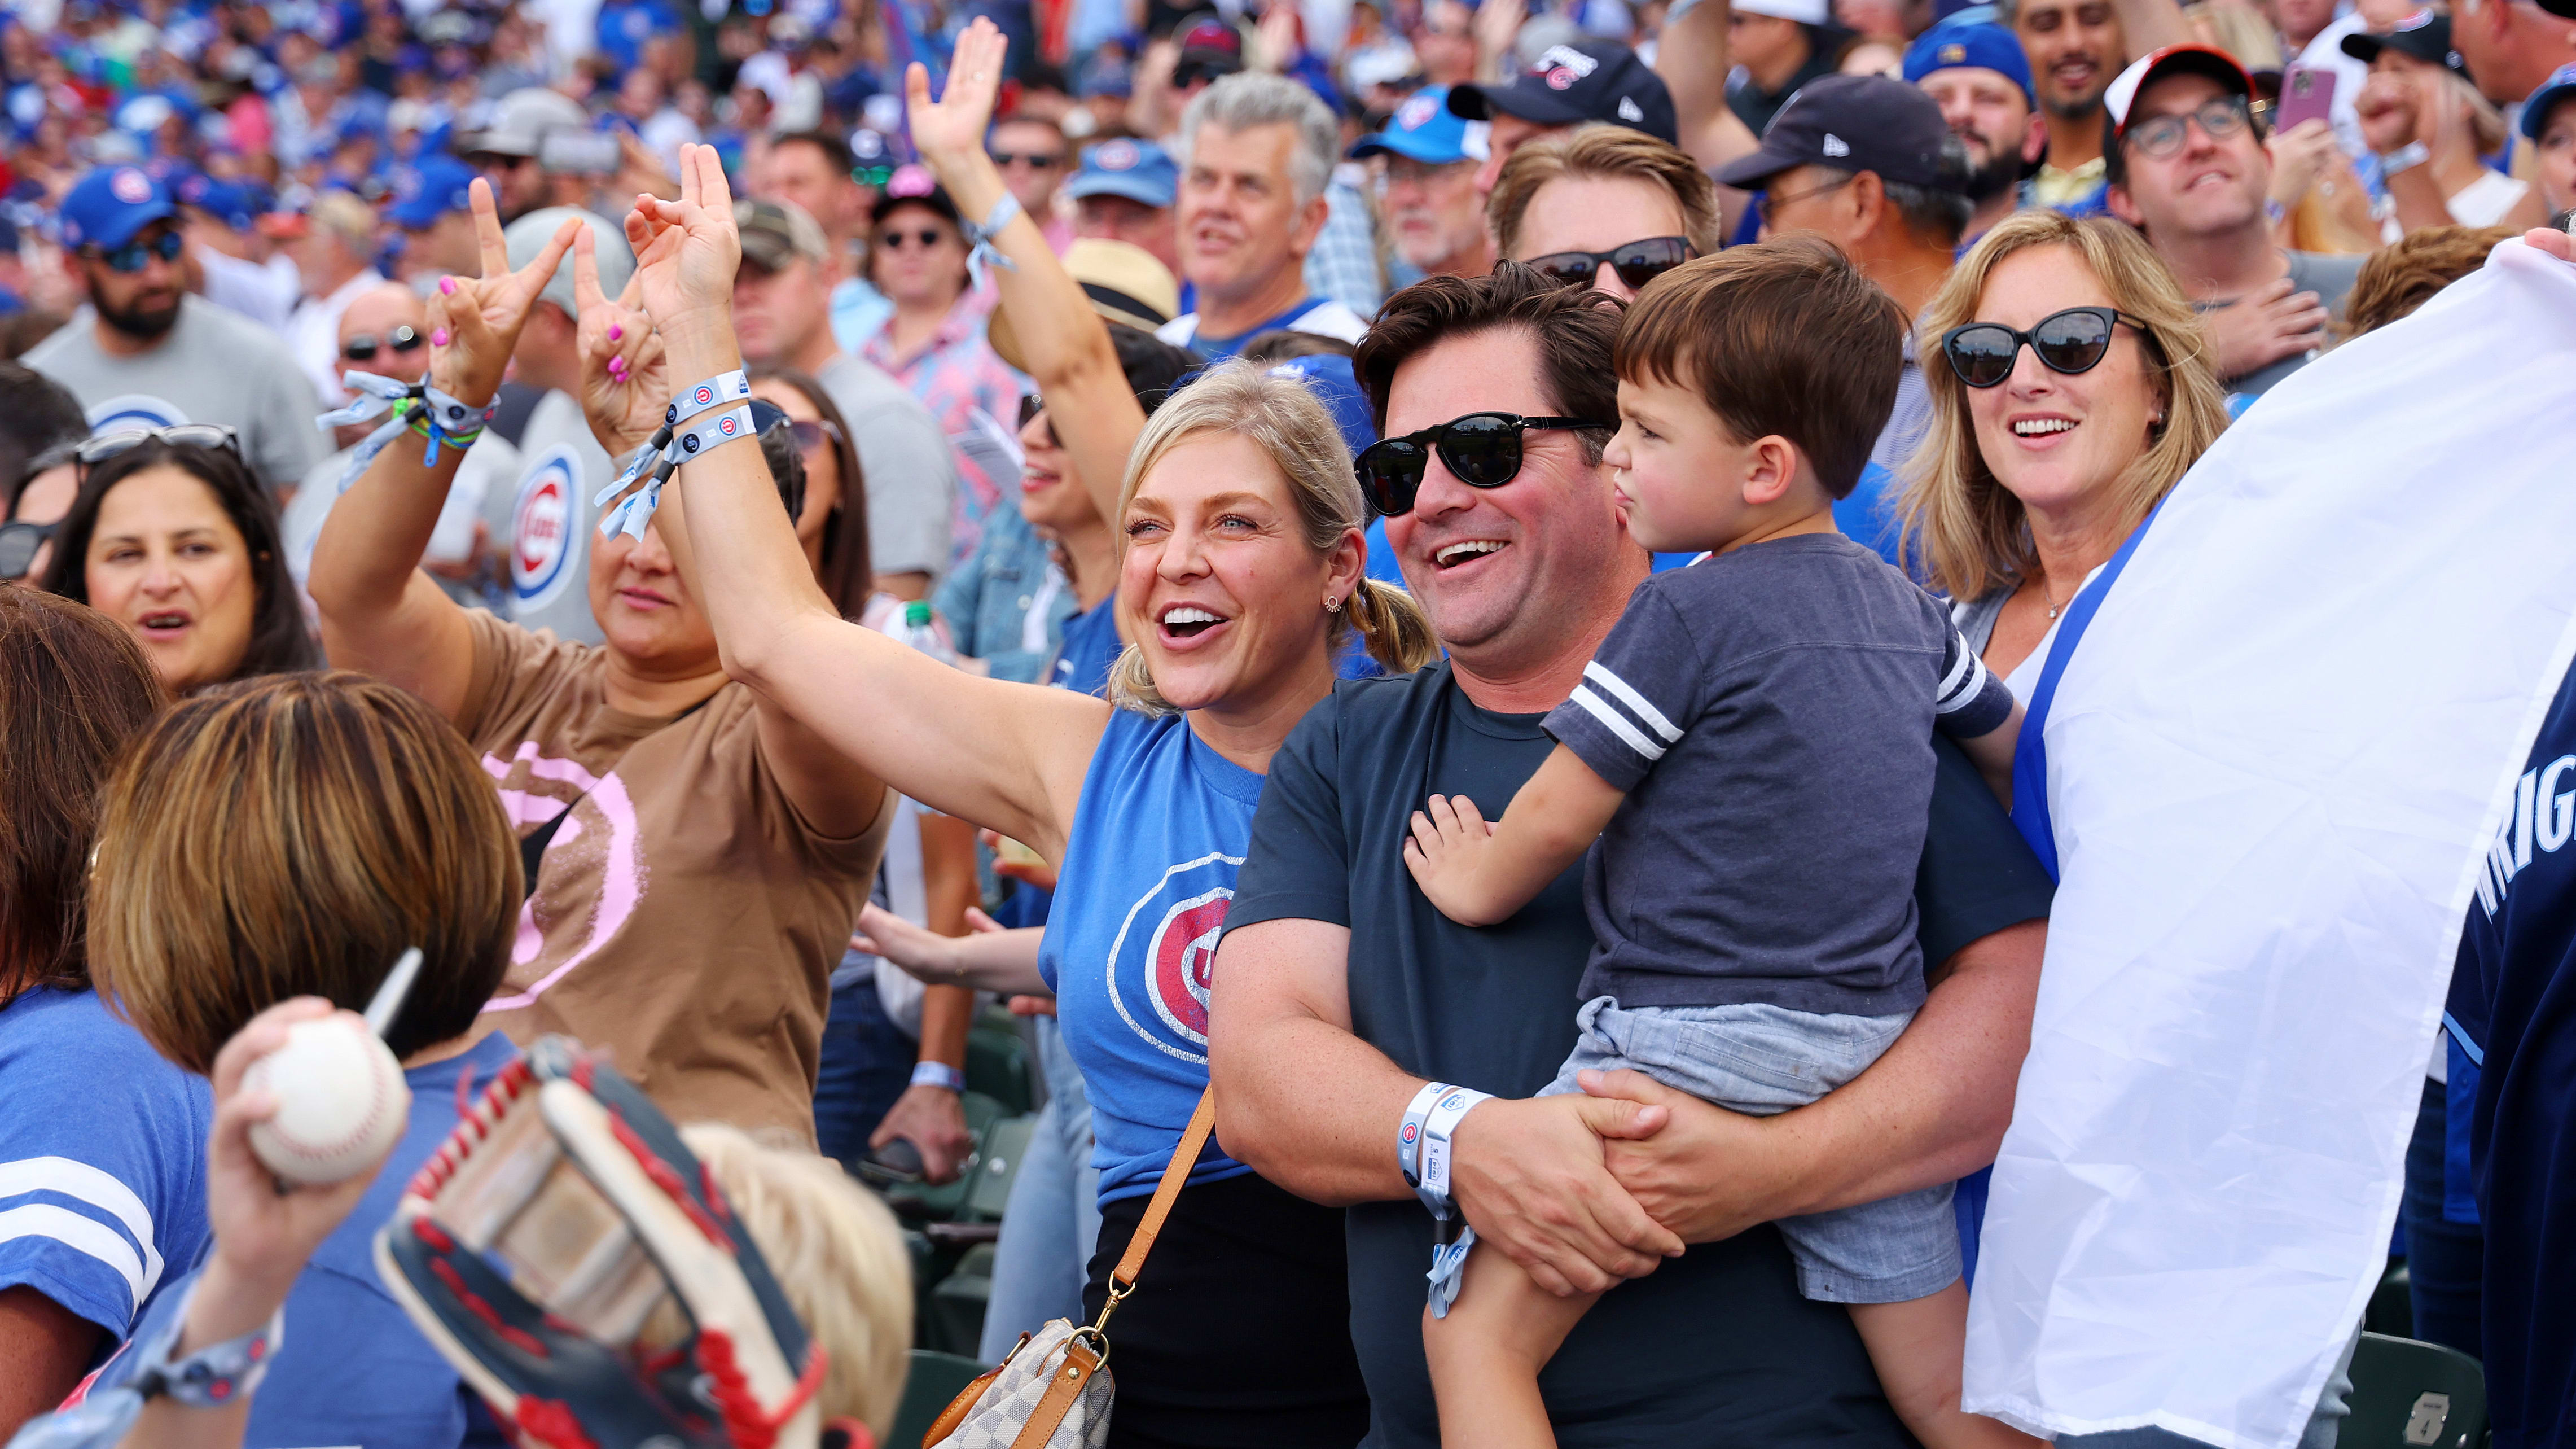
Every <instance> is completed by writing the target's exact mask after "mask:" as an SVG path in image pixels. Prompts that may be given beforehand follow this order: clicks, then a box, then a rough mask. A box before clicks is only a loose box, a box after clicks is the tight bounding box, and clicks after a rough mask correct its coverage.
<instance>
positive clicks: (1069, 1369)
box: [921, 1088, 1216, 1449]
mask: <svg viewBox="0 0 2576 1449" xmlns="http://www.w3.org/2000/svg"><path fill="white" fill-rule="evenodd" d="M1215 1127H1216V1091H1215V1089H1214V1088H1210V1089H1208V1090H1207V1091H1205V1092H1202V1093H1200V1094H1199V1105H1198V1110H1197V1111H1195V1112H1193V1113H1191V1114H1190V1125H1189V1129H1188V1130H1187V1131H1185V1132H1183V1133H1182V1134H1181V1140H1180V1144H1179V1145H1178V1146H1176V1147H1174V1148H1173V1149H1172V1160H1171V1161H1170V1162H1169V1163H1166V1164H1165V1165H1164V1167H1163V1180H1162V1181H1161V1182H1160V1183H1159V1184H1157V1185H1156V1186H1155V1188H1154V1200H1153V1201H1152V1202H1150V1203H1147V1204H1146V1205H1145V1216H1144V1217H1143V1219H1141V1220H1140V1221H1139V1222H1138V1223H1137V1224H1136V1235H1135V1236H1134V1237H1132V1238H1130V1239H1128V1241H1127V1252H1126V1254H1125V1255H1124V1256H1123V1257H1121V1258H1120V1259H1119V1260H1118V1267H1117V1269H1116V1270H1115V1271H1113V1272H1112V1273H1111V1274H1110V1275H1109V1301H1108V1302H1107V1303H1104V1304H1102V1305H1101V1307H1100V1317H1099V1318H1097V1319H1095V1320H1093V1321H1092V1322H1090V1323H1087V1324H1084V1325H1081V1326H1080V1327H1076V1326H1075V1325H1074V1324H1073V1323H1072V1322H1070V1321H1069V1320H1066V1319H1062V1318H1059V1319H1056V1320H1055V1321H1054V1322H1052V1323H1049V1324H1048V1325H1047V1326H1046V1327H1044V1328H1041V1329H1039V1330H1038V1331H1037V1332H1036V1333H1034V1334H1027V1333H1024V1334H1021V1335H1020V1341H1019V1343H1018V1344H1017V1345H1015V1346H1014V1347H1013V1348H1012V1349H1011V1351H1010V1352H1009V1353H1008V1354H1006V1355H1004V1357H1003V1359H1002V1361H1001V1363H1000V1364H999V1365H997V1366H995V1367H994V1368H993V1369H992V1371H991V1372H989V1373H986V1374H985V1375H984V1376H983V1377H981V1378H979V1379H977V1380H975V1381H974V1382H973V1383H971V1384H968V1385H967V1386H966V1388H965V1390H964V1391H963V1392H961V1393H959V1394H958V1395H957V1397H956V1398H955V1399H954V1400H952V1401H951V1402H950V1403H949V1405H948V1407H947V1408H946V1409H945V1410H943V1411H941V1413H940V1415H939V1417H938V1418H937V1419H935V1420H933V1421H932V1422H931V1425H930V1431H929V1432H928V1433H926V1434H924V1435H922V1436H921V1437H922V1442H923V1443H924V1444H925V1445H928V1446H929V1449H1101V1446H1102V1445H1104V1444H1106V1443H1108V1442H1109V1411H1110V1405H1111V1401H1112V1400H1113V1399H1114V1398H1115V1397H1116V1396H1117V1393H1118V1386H1117V1382H1116V1380H1114V1379H1112V1378H1111V1377H1110V1376H1109V1335H1108V1327H1109V1315H1110V1314H1112V1313H1115V1312H1117V1311H1118V1305H1119V1304H1120V1303H1122V1302H1124V1301H1125V1300H1126V1297H1127V1295H1128V1294H1130V1293H1133V1292H1135V1291H1136V1275H1137V1273H1138V1272H1140V1271H1142V1270H1143V1268H1144V1266H1145V1255H1146V1254H1147V1253H1149V1252H1151V1251H1153V1247H1154V1239H1155V1237H1156V1236H1157V1235H1158V1234H1160V1233H1161V1232H1162V1230H1163V1219H1164V1218H1165V1217H1167V1216H1169V1215H1170V1213H1171V1211H1172V1200H1173V1199H1174V1198H1177V1197H1179V1196H1180V1195H1181V1187H1182V1184H1184V1183H1186V1182H1188V1181H1189V1178H1190V1168H1191V1167H1192V1166H1193V1165H1194V1164H1196V1163H1197V1162H1198V1160H1199V1152H1200V1150H1201V1149H1202V1148H1204V1147H1206V1146H1207V1140H1208V1134H1209V1133H1210V1132H1212V1131H1213V1130H1215Z"/></svg>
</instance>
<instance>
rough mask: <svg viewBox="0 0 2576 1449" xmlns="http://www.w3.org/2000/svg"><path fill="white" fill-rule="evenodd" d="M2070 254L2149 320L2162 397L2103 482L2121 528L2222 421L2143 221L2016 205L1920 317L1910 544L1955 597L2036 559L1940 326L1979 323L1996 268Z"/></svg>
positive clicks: (2212, 383)
mask: <svg viewBox="0 0 2576 1449" xmlns="http://www.w3.org/2000/svg"><path fill="white" fill-rule="evenodd" d="M2051 246H2056V247H2065V248H2067V249H2069V250H2071V251H2073V252H2074V253H2075V254H2076V255H2077V256H2078V257H2079V258H2081V259H2082V260H2083V262H2084V264H2085V265H2086V266H2087V267H2088V268H2089V269H2090V270H2091V271H2092V273H2093V275H2094V277H2095V278H2096V279H2097V280H2099V281H2100V282H2101V284H2102V289H2103V290H2104V291H2106V292H2108V293H2110V294H2111V302H2112V305H2113V306H2115V307H2117V308H2119V310H2121V311H2122V312H2125V313H2127V314H2128V315H2130V316H2132V317H2135V318H2137V319H2138V320H2139V321H2141V322H2144V323H2145V324H2146V325H2147V326H2146V335H2145V336H2144V337H2141V338H2140V339H2139V342H2140V345H2141V346H2142V347H2143V349H2144V352H2145V357H2146V361H2147V376H2148V378H2149V380H2150V381H2151V382H2152V383H2153V385H2154V386H2155V388H2156V390H2157V392H2158V393H2160V394H2162V400H2163V402H2164V404H2165V421H2164V424H2163V426H2162V427H2160V428H2156V429H2154V430H2152V431H2151V432H2150V433H2149V435H2148V437H2149V441H2148V443H2147V446H2146V448H2145V449H2144V451H2142V452H2141V453H2140V454H2139V455H2138V457H2137V460H2136V461H2134V462H2132V463H2131V464H2130V465H2129V466H2128V467H2127V468H2125V469H2123V470H2121V472H2120V475H2119V476H2118V477H2116V478H2114V479H2112V480H2111V481H2110V482H2109V483H2108V484H2107V485H2105V486H2106V487H2107V488H2108V489H2109V490H2110V491H2111V493H2112V494H2113V495H2114V496H2115V497H2116V498H2117V499H2118V500H2119V505H2120V507H2119V518H2120V525H2119V527H2120V533H2121V535H2122V536H2126V535H2127V534H2128V533H2129V532H2130V531H2131V530H2133V529H2135V528H2136V527H2137V526H2138V524H2139V523H2140V522H2141V521H2143V520H2144V519H2145V518H2146V516H2147V514H2148V513H2149V512H2151V511H2153V509H2154V508H2155V506H2156V504H2158V503H2159V502H2161V501H2163V499H2164V496H2165V495H2166V494H2167V493H2170V492H2172V491H2173V486H2174V485H2175V484H2176V483H2179V482H2181V481H2182V475H2183V474H2184V473H2185V472H2187V471H2189V469H2190V468H2191V465H2192V464H2193V463H2196V462H2198V461H2199V460H2200V455H2201V454H2202V453H2204V452H2207V451H2208V450H2209V445H2210V444H2211V443H2214V442H2216V441H2217V440H2218V435H2219V433H2220V432H2222V431H2223V430H2225V428H2226V427H2227V402H2226V398H2225V395H2224V394H2223V393H2221V392H2220V390H2219V386H2218V378H2217V377H2216V376H2215V375H2214V374H2213V373H2212V372H2211V370H2210V364H2209V349H2208V344H2207V339H2206V337H2205V336H2204V334H2203V332H2202V330H2201V322H2200V314H2199V313H2198V312H2196V311H2194V310H2193V308H2192V305H2191V302H2190V300H2189V299H2188V298H2186V297H2184V296H2183V292H2182V288H2181V286H2180V285H2178V284H2177V283H2176V282H2175V281H2174V278H2173V273H2172V272H2171V271H2169V270H2167V268H2166V266H2165V264H2164V261H2163V259H2162V258H2160V257H2158V256H2157V255H2156V254H2155V251H2154V250H2153V249H2152V248H2150V247H2149V246H2148V245H2147V243H2146V239H2145V238H2144V237H2141V236H2140V235H2139V234H2138V232H2137V230H2136V228H2134V227H2131V226H2128V225H2126V224H2124V223H2122V222H2119V221H2115V220H2112V219H2110V218H2108V217H2091V218H2086V219H2084V220H2080V221H2079V220H2076V219H2075V218H2072V217H2068V216H2065V215H2062V214H2060V213H2058V212H2054V211H2046V210H2032V211H2020V212H2015V213H2014V214H2013V215H2011V216H2009V217H2006V218H2005V219H2004V220H2003V221H2002V222H2000V223H1998V224H1997V225H1996V226H1995V229H1994V230H1992V231H1990V232H1987V233H1986V235H1985V239H1984V240H1983V241H1980V242H1978V243H1977V244H1976V246H1975V247H1973V248H1971V249H1970V250H1969V252H1968V255H1967V256H1966V257H1965V258H1963V259H1962V260H1961V261H1960V263H1959V265H1958V267H1957V269H1956V270H1954V271H1952V272H1951V273H1950V279H1949V281H1947V282H1945V283H1943V284H1942V287H1941V291H1940V293H1939V294H1938V295H1936V296H1935V297H1934V298H1933V299H1932V306H1931V307H1930V309H1929V310H1927V311H1926V312H1925V313H1924V314H1923V324H1922V325H1923V331H1922V341H1921V344H1920V346H1919V347H1918V348H1917V351H1918V353H1919V354H1920V355H1921V356H1922V359H1923V381H1924V383H1925V385H1926V386H1927V387H1928V388H1929V389H1930V391H1931V394H1932V430H1931V432H1930V433H1929V434H1928V435H1927V436H1926V437H1925V438H1924V440H1923V444H1922V446H1921V447H1920V448H1918V449H1916V450H1915V454H1914V457H1913V458H1912V460H1911V461H1909V462H1908V463H1907V465H1906V469H1905V494H1904V499H1903V502H1902V504H1901V505H1900V507H1901V511H1902V513H1903V515H1904V523H1905V548H1906V550H1907V552H1909V553H1919V555H1920V556H1921V557H1922V558H1923V560H1924V562H1925V564H1926V565H1927V566H1928V568H1929V570H1930V572H1931V579H1932V584H1933V586H1934V587H1935V588H1937V589H1939V590H1940V591H1941V592H1943V593H1946V594H1948V595H1949V596H1950V597H1951V598H1954V599H1962V600H1965V599H1978V598H1983V597H1985V596H1986V595H1987V594H1989V593H1991V592H1993V591H1994V590H1995V589H1997V588H2001V587H2004V586H2006V585H2011V584H2018V583H2019V582H2020V581H2021V580H2022V579H2023V578H2024V577H2025V576H2027V574H2028V572H2029V570H2030V567H2031V565H2032V564H2033V563H2035V562H2036V561H2037V555H2036V554H2035V553H2033V552H2032V549H2031V541H2030V522H2029V517H2028V515H2027V514H2026V513H2024V511H2023V509H2022V503H2021V500H2020V499H2018V498H2016V497H2014V496H2013V495H2012V493H2011V491H2010V490H2008V489H2006V488H2005V487H2004V486H2003V484H2002V483H2001V482H1999V481H1997V479H1996V478H1995V475H1994V470H1993V469H1992V468H1990V467H1988V466H1987V464H1986V458H1985V454H1984V453H1983V451H1981V450H1980V449H1979V448H1978V446H1977V430H1976V425H1975V424H1974V423H1973V422H1972V421H1970V419H1969V416H1968V385H1967V384H1966V383H1964V382H1961V381H1960V380H1959V375H1958V373H1956V372H1954V371H1952V370H1951V367H1950V364H1949V361H1948V359H1947V358H1946V357H1942V356H1939V355H1938V352H1939V348H1940V339H1941V336H1942V334H1943V333H1946V332H1948V331H1949V330H1950V329H1951V328H1953V327H1959V326H1963V325H1965V324H1967V323H1970V322H1973V321H1975V320H1977V312H1978V308H1979V304H1980V303H1982V302H1983V301H1984V299H1985V293H1986V283H1987V281H1988V279H1990V278H1991V277H1992V276H1993V275H1994V271H1995V267H1996V266H1997V265H1998V264H1999V263H2001V262H2002V261H2003V259H2004V258H2006V257H2009V256H2011V255H2013V254H2014V253H2016V252H2025V251H2031V250H2034V249H2036V248H2039V247H2051Z"/></svg>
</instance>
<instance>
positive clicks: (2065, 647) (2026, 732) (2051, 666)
mask: <svg viewBox="0 0 2576 1449" xmlns="http://www.w3.org/2000/svg"><path fill="white" fill-rule="evenodd" d="M2163 511H2164V504H2162V503H2161V502H2160V503H2158V504H2157V505H2156V507H2155V512H2151V513H2149V514H2148V515H2147V516H2146V518H2145V519H2144V520H2142V521H2141V522H2140V523H2139V524H2138V526H2137V528H2136V529H2135V530H2133V531H2132V532H2131V533H2130V534H2129V539H2128V542H2126V543H2123V544H2121V545H2120V551H2119V552H2118V553H2115V554H2113V555H2111V562H2110V563H2108V564H2106V565H2104V566H2103V569H2102V572H2101V574H2100V575H2099V576H2097V577H2096V578H2095V579H2094V580H2093V582H2091V583H2089V584H2087V585H2085V586H2084V587H2083V588H2081V589H2079V590H2077V591H2076V594H2075V598H2074V599H2073V600H2072V601H2071V602H2069V603H2068V604H2067V606H2066V617H2065V618H2064V619H2063V620H2061V621H2059V623H2058V626H2057V642H2056V644H2055V645H2054V646H2052V647H2051V648H2050V649H2049V651H2048V662H2047V663H2046V664H2044V665H2041V666H2040V670H2039V685H2038V687H2037V688H2035V689H2033V690H2032V691H2031V692H2030V708H2029V709H2027V710H2025V711H2023V712H2022V719H2021V737H2020V738H2019V739H2017V740H2015V741H2014V742H2013V806H2012V822H2013V828H2014V829H2016V830H2019V831H2020V832H2021V838H2022V839H2024V840H2026V841H2029V842H2030V848H2031V851H2032V853H2034V854H2036V855H2037V856H2038V857H2039V863H2040V865H2041V866H2042V867H2043V868H2044V869H2046V870H2047V872H2048V878H2049V879H2050V880H2051V881H2054V880H2056V879H2057V827H2056V825H2055V823H2054V822H2052V821H2051V820H2050V819H2049V818H2048V740H2047V729H2048V707H2049V706H2050V705H2051V704H2053V703H2055V702H2056V699H2057V679H2058V676H2059V675H2061V674H2064V673H2065V672H2066V661H2067V660H2069V659H2072V658H2073V657H2075V644H2076V641H2077V640H2079V639H2082V638H2083V637H2084V631H2085V630H2087V629H2089V628H2091V627H2093V616H2094V615H2095V614H2097V613H2099V612H2101V609H2102V599H2103V596H2104V595H2106V594H2108V593H2110V592H2111V585H2113V584H2115V583H2117V582H2119V580H2120V573H2121V571H2122V570H2124V569H2126V568H2127V567H2128V566H2129V556H2130V555H2131V554H2134V553H2136V552H2137V551H2138V540H2140V539H2142V538H2145V537H2146V536H2147V530H2148V529H2149V528H2150V527H2152V526H2154V524H2155V521H2156V513H2161V512H2163Z"/></svg>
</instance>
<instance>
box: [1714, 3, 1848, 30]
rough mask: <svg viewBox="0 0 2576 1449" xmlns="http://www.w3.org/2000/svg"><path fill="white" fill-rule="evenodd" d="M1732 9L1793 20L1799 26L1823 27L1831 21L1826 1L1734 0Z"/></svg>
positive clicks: (1749, 13)
mask: <svg viewBox="0 0 2576 1449" xmlns="http://www.w3.org/2000/svg"><path fill="white" fill-rule="evenodd" d="M1734 8H1736V9H1737V10H1740V11H1742V12H1744V13H1745V14H1747V15H1768V16H1771V17H1773V18H1774V19H1778V20H1795V21H1797V22H1798V23H1799V24H1800V25H1823V24H1825V23H1826V22H1827V21H1829V20H1831V19H1832V15H1831V13H1830V8H1829V6H1828V5H1827V3H1826V0H1735V7H1734Z"/></svg>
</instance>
